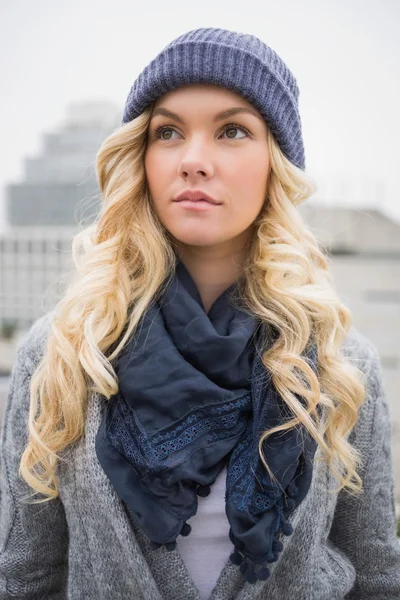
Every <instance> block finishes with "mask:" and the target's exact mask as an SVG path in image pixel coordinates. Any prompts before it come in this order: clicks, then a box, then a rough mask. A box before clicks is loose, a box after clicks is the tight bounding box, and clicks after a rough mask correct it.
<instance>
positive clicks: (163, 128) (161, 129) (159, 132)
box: [153, 123, 250, 141]
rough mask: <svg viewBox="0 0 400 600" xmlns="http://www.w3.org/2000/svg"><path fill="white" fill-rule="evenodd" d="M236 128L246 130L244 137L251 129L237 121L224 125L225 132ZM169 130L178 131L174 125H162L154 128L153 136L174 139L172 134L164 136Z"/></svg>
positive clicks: (232, 138) (230, 138)
mask: <svg viewBox="0 0 400 600" xmlns="http://www.w3.org/2000/svg"><path fill="white" fill-rule="evenodd" d="M235 130H236V131H238V130H240V131H242V132H244V134H245V135H244V137H248V136H249V135H250V132H249V130H248V129H246V127H243V125H237V124H236V123H229V124H228V125H225V127H224V133H225V132H229V131H235ZM168 131H170V132H171V131H172V132H175V133H177V132H176V130H175V129H174V128H173V127H168V126H165V125H160V126H159V127H156V129H154V131H153V136H154V137H155V138H156V139H161V140H164V141H168V140H171V139H173V138H172V137H171V135H170V136H169V137H164V133H165V132H168ZM226 139H229V140H235V139H244V138H243V137H242V138H238V137H236V136H235V137H232V136H230V135H229V134H228V138H226Z"/></svg>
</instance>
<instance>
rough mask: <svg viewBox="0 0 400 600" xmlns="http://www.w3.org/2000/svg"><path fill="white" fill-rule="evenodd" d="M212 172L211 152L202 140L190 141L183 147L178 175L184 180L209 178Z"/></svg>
mask: <svg viewBox="0 0 400 600" xmlns="http://www.w3.org/2000/svg"><path fill="white" fill-rule="evenodd" d="M213 172H214V166H213V160H212V151H211V148H210V145H209V144H207V143H206V142H205V141H204V140H192V141H190V142H187V143H186V144H185V145H184V148H183V150H182V155H181V160H180V163H179V175H180V176H182V177H184V178H185V179H188V178H189V179H190V178H194V179H196V178H197V177H202V178H204V177H211V176H212V174H213Z"/></svg>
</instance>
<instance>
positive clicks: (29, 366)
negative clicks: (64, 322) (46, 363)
mask: <svg viewBox="0 0 400 600" xmlns="http://www.w3.org/2000/svg"><path fill="white" fill-rule="evenodd" d="M53 318H54V310H52V311H49V312H47V313H46V314H44V315H43V316H41V317H39V318H38V319H36V320H35V321H34V322H33V323H32V325H31V327H30V328H29V329H28V330H27V331H26V332H25V333H24V335H23V336H22V338H21V340H20V342H19V344H18V347H17V351H16V355H15V364H18V365H20V366H22V365H23V366H24V368H26V370H27V371H28V372H30V373H32V371H33V370H34V369H35V367H36V366H37V364H38V363H39V361H40V359H41V358H42V356H43V355H44V354H45V351H46V347H47V339H48V336H49V333H50V331H51V324H52V321H53Z"/></svg>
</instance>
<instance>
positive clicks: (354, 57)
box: [0, 0, 400, 229]
mask: <svg viewBox="0 0 400 600" xmlns="http://www.w3.org/2000/svg"><path fill="white" fill-rule="evenodd" d="M399 23H400V2H399V1H398V0H330V1H329V2H322V1H321V0H303V1H302V2H299V1H298V0H279V1H278V0H274V1H273V2H272V1H270V0H262V1H260V2H258V1H257V2H256V1H254V0H247V1H246V2H243V1H241V2H238V1H237V0H230V1H229V2H228V1H226V0H220V1H216V0H213V1H212V2H210V1H209V0H203V1H202V2H201V3H199V4H197V3H191V2H178V1H174V0H169V2H160V1H159V0H153V1H152V2H145V3H143V2H141V3H138V2H134V1H133V0H130V1H128V0H113V1H112V2H110V1H109V0H107V1H105V0H96V1H94V0H69V1H68V2H65V3H61V2H54V0H53V1H49V0H36V1H35V2H32V1H31V0H1V2H0V48H1V50H2V52H1V56H2V60H1V63H0V75H1V95H0V107H1V110H0V131H1V137H2V144H1V146H0V229H2V228H3V227H4V226H5V219H6V215H5V210H4V197H5V186H6V185H7V184H9V183H12V182H18V181H20V180H21V179H22V177H23V173H24V162H23V161H24V159H26V158H27V157H31V156H35V155H37V154H38V153H39V152H40V149H41V138H42V135H43V133H44V132H48V131H52V130H54V129H57V128H59V127H61V126H62V123H63V121H64V119H65V116H66V109H67V106H68V105H69V104H70V103H77V102H81V101H82V102H87V101H92V100H104V101H111V102H113V103H115V105H116V106H117V108H118V109H120V110H121V118H122V109H123V105H124V102H125V100H126V97H127V95H128V92H129V89H130V87H131V85H132V83H133V81H134V80H135V79H136V77H137V76H138V75H139V73H140V72H141V71H142V70H143V68H144V67H145V66H146V65H147V64H148V63H149V62H150V61H151V60H152V59H153V58H154V57H155V56H156V55H157V54H158V53H159V52H160V51H161V50H162V49H163V48H164V47H165V46H166V45H167V44H168V43H169V42H171V41H172V40H173V39H174V38H176V37H177V36H178V35H181V34H182V33H184V32H186V31H189V30H190V29H196V28H198V27H222V28H225V29H230V30H232V31H239V32H243V33H251V34H253V35H256V36H258V37H259V38H260V39H262V40H263V41H264V42H265V43H267V44H268V45H269V46H271V47H272V48H273V49H274V50H275V51H276V52H277V53H278V54H279V55H280V57H281V58H282V59H283V60H284V61H285V62H286V64H287V66H288V67H289V68H290V70H291V71H292V72H293V74H294V76H295V78H296V80H297V83H298V86H299V89H300V97H299V109H300V115H301V119H302V128H303V137H304V145H305V153H306V171H307V172H308V173H309V174H310V175H311V176H312V177H313V178H314V180H315V183H316V185H317V193H316V195H315V199H316V200H317V201H318V202H320V203H321V204H326V205H329V206H335V205H341V206H342V205H348V206H351V207H354V208H360V209H362V208H371V207H376V208H378V209H380V210H382V211H383V212H384V213H385V214H386V215H387V216H389V217H390V218H393V219H394V220H396V221H398V222H399V223H400V194H399V192H398V183H397V180H398V170H399V162H400V160H399V159H400V150H399V140H400V116H399V110H398V107H399V106H400V36H399V34H398V25H399Z"/></svg>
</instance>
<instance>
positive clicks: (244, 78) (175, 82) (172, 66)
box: [122, 27, 305, 170]
mask: <svg viewBox="0 0 400 600" xmlns="http://www.w3.org/2000/svg"><path fill="white" fill-rule="evenodd" d="M190 83H210V84H216V85H221V86H224V87H226V88H228V89H231V90H233V91H235V92H237V93H239V94H241V95H242V96H243V97H244V98H246V100H249V101H250V102H251V103H252V104H253V105H254V106H255V107H256V108H257V109H258V110H259V111H260V113H261V114H262V116H263V117H264V119H265V121H266V122H267V125H268V126H269V128H270V130H271V131H272V133H273V134H274V136H275V139H276V140H277V142H278V144H279V147H280V148H281V150H282V152H283V154H284V155H285V156H286V157H287V158H288V160H290V161H291V162H292V163H293V164H294V165H296V166H297V167H299V168H300V169H303V170H304V169H305V156H304V145H303V137H302V128H301V120H300V114H299V108H298V99H299V88H298V86H297V82H296V79H295V77H294V76H293V74H292V72H291V71H290V70H289V68H288V67H287V66H286V64H285V63H284V62H283V60H282V59H281V58H280V57H279V56H278V55H277V54H276V52H275V51H274V50H273V49H272V48H270V47H269V46H267V44H265V43H264V42H262V41H261V40H260V39H259V38H257V37H256V36H254V35H251V34H247V33H238V32H235V31H229V30H227V29H219V28H212V27H208V28H201V29H194V30H192V31H188V32H187V33H184V34H183V35H181V36H179V37H178V38H176V39H175V40H173V41H172V42H171V43H170V44H168V45H167V46H166V47H165V48H164V49H163V50H162V51H161V52H160V53H159V54H158V55H157V56H156V57H155V58H154V59H153V60H152V61H151V62H150V63H149V64H148V65H147V66H146V67H145V68H144V70H143V71H142V72H141V73H140V75H139V76H138V77H137V78H136V80H135V81H134V83H133V85H132V88H131V90H130V92H129V95H128V98H127V100H126V103H125V108H124V115H123V121H122V122H123V124H125V123H128V122H129V121H131V120H132V119H134V118H135V117H137V116H138V115H139V114H140V113H141V112H142V111H143V110H144V109H145V108H146V106H148V105H149V104H150V103H151V102H153V101H154V100H156V99H157V98H158V97H159V96H162V95H163V94H165V93H166V92H168V91H171V90H173V89H175V88H178V87H180V86H182V85H186V84H190Z"/></svg>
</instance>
